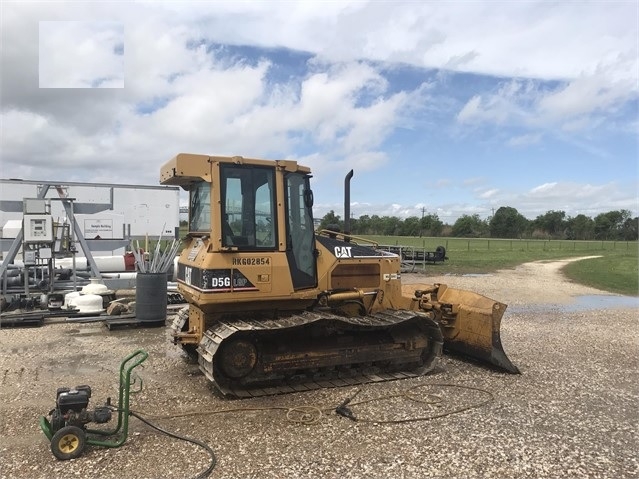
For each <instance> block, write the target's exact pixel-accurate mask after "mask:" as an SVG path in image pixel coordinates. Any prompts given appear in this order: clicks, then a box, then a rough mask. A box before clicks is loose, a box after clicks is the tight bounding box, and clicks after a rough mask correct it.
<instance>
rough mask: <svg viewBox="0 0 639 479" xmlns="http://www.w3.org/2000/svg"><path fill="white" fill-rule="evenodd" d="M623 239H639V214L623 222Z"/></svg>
mask: <svg viewBox="0 0 639 479" xmlns="http://www.w3.org/2000/svg"><path fill="white" fill-rule="evenodd" d="M621 230H622V238H621V239H622V240H624V241H637V240H639V216H635V217H634V218H628V219H627V220H626V221H624V222H623V226H622V227H621Z"/></svg>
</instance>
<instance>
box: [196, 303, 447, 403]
mask: <svg viewBox="0 0 639 479" xmlns="http://www.w3.org/2000/svg"><path fill="white" fill-rule="evenodd" d="M415 316H419V313H415V312H414V311H403V310H386V311H382V312H378V313H374V314H370V315H367V316H361V317H352V318H348V317H342V316H337V315H334V314H332V313H329V312H322V311H305V312H302V313H299V314H296V315H293V316H288V317H285V318H281V319H275V320H234V321H219V322H217V323H216V324H215V325H214V326H212V327H211V328H209V329H208V330H207V331H206V332H205V333H204V336H203V337H202V340H201V341H200V345H199V347H198V349H197V351H198V356H199V359H198V361H199V364H200V369H201V370H202V372H203V373H204V375H205V376H206V377H207V379H209V380H210V381H211V382H213V383H214V384H215V386H216V387H217V388H218V389H219V390H220V391H221V392H222V394H224V395H228V396H235V397H238V398H248V397H259V396H268V395H273V394H283V393H291V392H298V391H311V390H315V389H321V388H333V387H343V386H352V385H357V384H365V383H371V382H382V381H393V380H396V379H406V378H412V377H417V376H421V375H423V374H426V373H427V372H428V371H430V370H432V369H433V368H434V367H435V365H436V363H437V359H436V360H434V361H433V363H432V364H431V365H430V367H426V366H422V367H419V368H415V369H414V370H411V371H400V372H392V373H375V374H372V373H369V372H367V371H365V370H364V368H357V367H351V368H349V370H348V371H347V372H344V371H340V372H337V371H332V374H333V375H334V376H335V377H331V376H329V377H322V379H321V380H317V379H312V378H308V379H297V378H296V379H295V380H293V381H291V380H289V381H282V382H280V383H278V384H277V385H274V386H272V387H263V388H260V387H255V388H237V387H232V388H229V387H226V386H225V385H222V384H219V383H217V382H216V381H215V379H214V377H213V357H214V356H215V353H216V351H217V350H218V348H219V346H220V344H221V343H222V341H224V340H225V339H226V338H228V337H230V336H231V335H233V334H234V333H236V332H239V331H255V332H258V331H267V330H276V329H287V328H294V327H299V326H304V325H307V324H310V323H313V322H316V321H319V320H324V319H329V320H333V321H339V322H344V323H348V324H353V325H357V326H368V327H372V328H380V327H390V326H393V325H396V324H400V323H402V322H404V321H407V320H409V319H411V318H414V317H415ZM430 339H431V341H432V340H433V338H430ZM440 349H441V347H440ZM323 373H324V371H323Z"/></svg>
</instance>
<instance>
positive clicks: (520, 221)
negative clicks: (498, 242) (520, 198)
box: [489, 206, 528, 238]
mask: <svg viewBox="0 0 639 479" xmlns="http://www.w3.org/2000/svg"><path fill="white" fill-rule="evenodd" d="M527 226H528V220H527V219H526V218H525V217H524V216H523V215H522V214H520V213H519V211H517V210H516V209H515V208H513V207H511V206H502V207H500V208H499V209H498V210H497V211H495V214H494V215H493V217H492V218H491V219H490V224H489V228H490V236H491V237H492V238H521V237H522V236H523V235H524V233H525V231H526V228H527Z"/></svg>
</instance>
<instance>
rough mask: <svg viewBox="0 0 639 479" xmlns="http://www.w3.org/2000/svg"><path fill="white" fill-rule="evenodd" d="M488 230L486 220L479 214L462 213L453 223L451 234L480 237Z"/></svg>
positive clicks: (462, 236) (463, 236) (461, 236)
mask: <svg viewBox="0 0 639 479" xmlns="http://www.w3.org/2000/svg"><path fill="white" fill-rule="evenodd" d="M487 232H488V225H487V223H486V221H484V220H482V219H481V218H480V217H479V215H477V214H475V215H472V216H470V215H462V216H460V217H459V218H458V219H457V221H455V224H454V225H453V231H452V233H453V236H456V237H460V238H480V237H482V236H485V235H486V233H487Z"/></svg>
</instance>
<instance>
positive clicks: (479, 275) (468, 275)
mask: <svg viewBox="0 0 639 479" xmlns="http://www.w3.org/2000/svg"><path fill="white" fill-rule="evenodd" d="M444 276H448V277H451V276H452V277H458V278H490V277H491V276H494V275H493V274H491V273H466V274H457V273H446V274H445V275H444Z"/></svg>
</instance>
